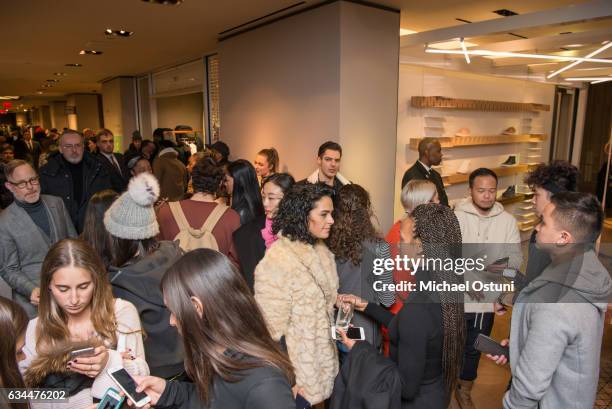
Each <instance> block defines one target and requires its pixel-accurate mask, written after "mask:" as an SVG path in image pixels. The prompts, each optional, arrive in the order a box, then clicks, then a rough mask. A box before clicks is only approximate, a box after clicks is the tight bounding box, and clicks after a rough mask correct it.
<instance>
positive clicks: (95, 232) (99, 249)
mask: <svg viewBox="0 0 612 409" xmlns="http://www.w3.org/2000/svg"><path fill="white" fill-rule="evenodd" d="M117 197H119V194H118V193H117V192H115V191H114V190H112V189H105V190H101V191H99V192H98V193H96V194H95V195H93V196H92V197H91V199H89V204H88V205H87V210H86V211H85V222H84V223H83V232H82V233H81V239H83V240H85V241H86V242H87V243H89V245H90V246H91V247H93V249H94V250H95V252H96V253H97V254H98V255H99V256H100V257H101V258H102V262H103V263H104V267H106V268H107V269H108V267H109V266H110V264H111V258H112V254H111V249H110V240H109V236H108V233H107V232H106V229H105V228H104V213H105V212H106V211H107V210H108V208H109V207H111V205H112V204H113V202H114V201H115V200H116V199H117Z"/></svg>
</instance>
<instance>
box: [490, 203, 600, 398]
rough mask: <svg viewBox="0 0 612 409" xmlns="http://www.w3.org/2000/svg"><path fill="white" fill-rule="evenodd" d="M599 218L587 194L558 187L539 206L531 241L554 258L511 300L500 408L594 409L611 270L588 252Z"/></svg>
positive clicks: (501, 359) (596, 206)
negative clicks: (508, 377)
mask: <svg viewBox="0 0 612 409" xmlns="http://www.w3.org/2000/svg"><path fill="white" fill-rule="evenodd" d="M603 218H604V215H603V211H602V209H601V204H600V203H599V201H598V200H597V199H596V198H595V196H593V195H591V194H589V193H578V192H559V193H557V194H555V195H553V196H552V197H551V200H550V203H549V204H547V205H546V206H545V207H544V210H543V212H542V223H540V224H539V225H538V226H537V227H536V229H537V232H538V234H537V236H536V239H537V245H538V247H540V248H541V249H542V250H544V251H546V252H547V253H548V254H549V255H550V258H551V260H552V262H551V263H550V265H549V266H548V267H546V269H544V271H543V272H542V274H540V275H539V276H538V277H536V278H534V280H533V281H532V282H531V283H530V284H529V285H528V286H527V287H525V288H524V289H523V290H522V291H521V292H520V294H519V295H518V297H517V300H516V302H515V304H514V309H513V311H512V324H511V329H510V342H509V345H510V356H511V357H512V361H511V362H510V366H511V369H512V384H511V387H510V389H509V390H508V392H506V395H505V396H504V400H503V407H504V409H510V408H511V409H515V408H542V409H547V408H555V409H556V408H573V409H591V408H593V406H594V403H595V396H596V394H597V384H598V379H599V361H600V352H601V340H602V336H603V328H604V319H605V313H606V310H607V304H608V303H609V302H610V301H611V295H612V280H611V279H610V274H609V272H608V271H607V270H606V268H605V267H604V266H603V265H602V264H601V262H600V261H599V259H598V257H597V254H596V253H595V251H594V245H595V241H596V240H597V237H599V234H600V233H601V228H602V223H603ZM502 344H504V345H507V344H508V340H504V341H502ZM489 358H492V359H494V360H496V361H497V362H498V363H500V364H503V363H506V362H507V359H506V358H504V357H499V356H495V357H491V356H489Z"/></svg>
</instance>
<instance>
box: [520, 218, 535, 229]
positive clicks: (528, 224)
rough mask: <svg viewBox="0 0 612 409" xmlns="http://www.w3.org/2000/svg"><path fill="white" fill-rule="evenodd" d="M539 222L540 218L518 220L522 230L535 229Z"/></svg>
mask: <svg viewBox="0 0 612 409" xmlns="http://www.w3.org/2000/svg"><path fill="white" fill-rule="evenodd" d="M539 222H540V220H539V219H535V220H530V221H528V222H518V228H519V230H520V231H529V230H531V229H533V228H534V227H535V226H536V224H538V223H539Z"/></svg>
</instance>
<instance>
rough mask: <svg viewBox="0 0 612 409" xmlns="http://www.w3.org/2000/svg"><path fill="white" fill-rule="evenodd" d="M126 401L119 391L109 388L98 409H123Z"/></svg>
mask: <svg viewBox="0 0 612 409" xmlns="http://www.w3.org/2000/svg"><path fill="white" fill-rule="evenodd" d="M124 400H125V396H121V395H120V394H119V391H118V390H116V389H113V388H108V389H107V390H106V393H105V394H104V397H103V398H102V400H101V401H100V403H99V404H98V406H96V409H121V405H123V401H124Z"/></svg>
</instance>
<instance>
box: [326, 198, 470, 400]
mask: <svg viewBox="0 0 612 409" xmlns="http://www.w3.org/2000/svg"><path fill="white" fill-rule="evenodd" d="M411 217H412V218H413V220H414V229H415V230H414V237H406V239H405V240H403V242H404V243H406V244H407V245H410V247H411V250H412V251H411V252H410V257H417V256H418V254H420V253H422V254H423V256H424V259H425V260H453V259H457V258H459V257H461V230H460V228H459V222H458V221H457V217H456V216H455V214H454V213H453V211H452V210H451V209H450V208H448V207H446V206H443V205H439V204H425V205H420V206H418V207H417V208H416V209H414V211H413V212H412V214H411ZM402 250H403V249H402ZM407 255H408V254H407ZM432 264H433V265H434V266H435V263H432ZM416 280H417V282H428V281H435V282H438V283H441V282H446V283H448V284H461V283H462V282H463V278H462V276H460V275H457V274H455V273H454V270H450V271H448V270H445V269H442V270H440V271H437V270H427V271H423V270H418V271H417V273H416ZM417 288H419V286H417ZM338 299H339V301H342V302H350V303H353V304H354V306H355V309H356V310H357V311H361V312H363V313H364V314H365V315H367V316H369V317H371V318H372V319H374V320H376V321H378V322H379V323H381V324H383V325H385V326H386V327H388V328H389V339H390V356H389V357H390V359H391V360H392V361H393V362H394V363H395V364H396V365H397V369H398V372H399V375H400V378H401V382H402V388H401V398H402V409H422V408H428V409H446V408H448V405H449V402H450V397H451V393H452V391H454V388H455V385H456V383H457V379H458V377H459V371H460V369H461V362H462V359H463V345H464V343H465V323H464V318H463V293H462V292H459V291H457V292H451V291H444V292H438V291H425V290H419V291H415V292H413V293H411V295H410V297H408V299H407V301H405V304H406V308H402V309H401V310H400V311H399V313H398V314H397V315H393V314H392V313H391V312H389V311H387V310H385V309H384V308H382V307H380V306H379V305H377V304H375V303H371V302H368V301H367V300H363V299H361V298H359V297H357V296H355V295H342V296H339V297H338ZM340 332H341V335H342V342H343V343H344V344H345V345H346V346H347V347H348V348H349V349H352V348H353V346H354V345H355V341H353V340H350V339H348V338H347V337H346V334H344V333H343V332H342V331H340ZM349 359H351V355H350V354H349ZM353 386H355V385H353Z"/></svg>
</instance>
